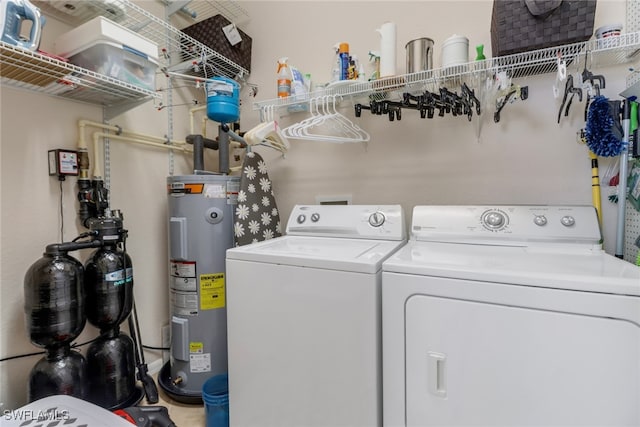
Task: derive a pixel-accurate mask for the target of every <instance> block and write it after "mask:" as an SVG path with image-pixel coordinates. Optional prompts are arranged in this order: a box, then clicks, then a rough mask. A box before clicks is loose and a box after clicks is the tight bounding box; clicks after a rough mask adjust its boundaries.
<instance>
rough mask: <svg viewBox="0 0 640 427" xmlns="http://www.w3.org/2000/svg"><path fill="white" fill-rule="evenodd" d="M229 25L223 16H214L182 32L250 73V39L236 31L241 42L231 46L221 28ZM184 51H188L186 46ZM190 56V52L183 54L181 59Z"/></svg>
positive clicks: (241, 32)
mask: <svg viewBox="0 0 640 427" xmlns="http://www.w3.org/2000/svg"><path fill="white" fill-rule="evenodd" d="M229 24H231V22H230V21H229V20H228V19H226V18H225V17H224V16H222V15H215V16H213V17H211V18H208V19H205V20H203V21H201V22H198V23H196V24H193V25H191V26H190V27H187V28H185V29H183V30H182V32H183V33H185V34H187V35H189V36H191V37H193V38H194V39H196V40H198V41H199V42H200V43H202V44H203V45H205V46H208V47H210V48H211V49H213V50H214V51H216V52H218V53H219V54H221V55H223V56H224V57H225V58H227V59H230V60H231V61H233V62H234V63H236V64H238V65H239V66H241V67H243V68H245V69H246V70H247V71H249V72H251V44H252V42H251V37H249V36H248V35H247V34H246V33H245V32H244V31H241V30H240V29H238V32H239V33H240V36H241V37H242V41H241V42H240V43H238V44H237V45H235V46H232V45H231V43H229V40H227V37H226V36H225V35H224V32H223V31H222V28H223V27H225V26H227V25H229ZM183 45H184V43H183ZM183 47H184V46H183ZM186 49H187V50H189V46H186ZM191 55H193V53H192V52H185V55H184V58H183V59H187V58H188V57H190V56H191Z"/></svg>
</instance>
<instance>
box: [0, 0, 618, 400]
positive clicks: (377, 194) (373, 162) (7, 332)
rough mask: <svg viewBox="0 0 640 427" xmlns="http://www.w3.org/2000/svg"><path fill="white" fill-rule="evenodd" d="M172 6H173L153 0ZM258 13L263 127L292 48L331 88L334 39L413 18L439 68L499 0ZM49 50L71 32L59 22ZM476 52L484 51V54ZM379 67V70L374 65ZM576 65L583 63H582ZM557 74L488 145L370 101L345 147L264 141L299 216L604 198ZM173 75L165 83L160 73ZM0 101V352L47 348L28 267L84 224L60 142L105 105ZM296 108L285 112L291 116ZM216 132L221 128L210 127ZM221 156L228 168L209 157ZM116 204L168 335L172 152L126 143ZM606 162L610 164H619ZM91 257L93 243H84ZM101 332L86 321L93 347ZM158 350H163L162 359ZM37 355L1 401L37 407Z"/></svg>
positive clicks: (156, 125)
mask: <svg viewBox="0 0 640 427" xmlns="http://www.w3.org/2000/svg"><path fill="white" fill-rule="evenodd" d="M140 3H141V4H142V5H143V6H144V7H148V8H150V9H151V10H153V11H154V13H157V14H159V16H163V15H162V13H163V12H162V8H161V7H160V5H159V3H158V2H150V1H143V2H140ZM241 5H242V6H243V7H244V8H245V9H246V10H247V11H248V12H249V15H250V17H251V20H250V21H249V22H248V23H245V24H243V25H242V27H241V28H242V29H243V30H244V31H245V32H246V33H247V34H249V35H251V36H252V38H253V60H252V75H251V79H250V81H251V82H252V83H254V84H257V85H258V87H259V93H258V96H257V98H255V99H253V98H250V97H249V96H248V94H247V93H246V91H245V92H243V95H242V103H243V104H242V115H241V121H242V128H243V129H244V130H248V129H249V128H251V127H252V126H254V125H255V124H257V123H258V121H259V119H258V114H257V111H255V110H254V109H253V108H252V102H253V101H255V100H265V99H271V98H273V97H275V70H276V60H277V58H279V57H281V56H288V57H289V58H290V62H291V64H293V65H295V66H297V67H298V68H300V69H301V70H303V71H304V72H309V73H311V74H312V76H313V79H314V80H315V81H316V82H318V83H323V82H326V81H327V80H328V79H329V78H330V70H331V65H332V60H333V52H332V49H331V47H332V46H333V45H334V44H335V43H337V42H340V41H347V42H349V43H350V46H351V52H352V53H356V54H358V56H359V57H360V58H361V59H366V58H367V52H368V51H369V50H372V49H377V48H378V46H379V37H378V35H377V34H376V33H375V31H374V30H375V29H376V28H378V27H379V26H380V25H381V24H382V23H383V22H385V21H388V20H392V21H395V22H396V23H397V24H398V70H400V71H403V70H404V50H403V49H404V45H405V43H406V42H407V41H409V40H411V39H414V38H418V37H425V36H426V37H431V38H433V39H434V40H435V52H434V53H435V54H434V64H435V65H436V66H439V65H440V48H441V45H442V42H443V41H444V40H445V39H446V38H447V37H449V36H450V35H452V34H454V33H457V34H464V35H466V36H467V37H468V38H469V39H470V44H471V46H472V47H473V46H475V45H476V44H479V43H484V44H485V53H486V54H487V56H489V55H490V53H491V49H490V45H491V43H490V32H489V26H490V19H491V6H492V2H491V1H490V0H477V1H414V2H399V1H393V2H391V1H388V2H369V1H367V2H365V1H359V2H320V1H314V2H308V1H298V2H273V1H253V2H241ZM624 12H625V2H624V1H622V0H620V1H604V0H600V1H599V5H598V9H597V16H596V27H597V26H599V25H604V24H607V23H612V22H624V21H625V19H624V16H625V15H624ZM50 21H52V22H50V23H49V24H47V25H48V28H50V30H49V32H45V39H44V40H43V49H45V50H46V49H47V48H48V47H50V45H51V40H52V39H53V37H55V35H56V34H57V33H59V32H61V31H63V30H65V29H66V27H65V26H64V25H60V24H56V23H55V22H54V21H53V20H50ZM471 50H472V53H473V48H472V49H471ZM369 71H370V69H369ZM570 71H572V72H575V71H576V70H575V68H572V69H571V70H570ZM595 71H598V72H602V73H604V74H605V76H606V77H607V88H606V90H605V94H606V95H609V96H615V94H617V93H619V92H620V91H621V90H622V89H623V88H624V83H625V81H624V78H625V75H626V68H625V66H620V67H615V68H608V69H606V70H595ZM553 79H554V76H553V75H545V76H539V77H532V78H527V79H522V80H520V81H518V82H517V83H519V84H521V85H528V86H529V99H528V100H527V101H524V102H518V103H515V104H511V105H508V106H507V107H506V108H505V109H504V110H503V114H502V120H501V122H500V123H499V124H494V123H493V122H492V120H491V119H490V118H489V120H487V121H486V122H485V123H484V125H483V128H482V132H481V138H480V140H478V138H477V137H476V133H475V131H474V128H473V126H472V125H471V124H470V123H468V122H467V121H466V119H462V118H453V117H446V118H441V119H433V120H421V119H419V118H417V117H416V115H413V114H411V113H412V112H411V111H407V112H406V113H405V114H404V115H403V119H402V120H401V121H399V122H392V123H391V122H389V121H388V120H387V119H386V118H385V117H378V116H371V115H370V114H369V113H368V112H366V111H365V112H364V113H363V116H362V118H360V119H356V118H354V116H353V110H352V105H351V104H350V103H349V102H344V103H343V104H342V110H341V111H343V112H344V113H345V115H347V117H349V118H350V119H352V120H354V121H355V122H357V123H358V124H359V125H360V126H362V127H363V128H364V129H366V130H367V131H368V132H369V133H370V134H371V141H370V142H369V143H368V144H367V145H366V146H365V145H363V144H347V145H337V144H331V143H321V142H303V141H292V147H291V150H290V151H289V153H288V154H287V156H286V158H282V157H281V156H280V154H279V153H277V152H275V151H273V150H269V149H266V148H262V147H259V148H257V151H259V152H260V153H261V154H262V155H263V156H264V157H265V159H266V161H267V164H268V167H269V170H270V175H271V178H272V179H273V182H274V191H275V194H276V199H277V202H278V205H279V208H280V211H281V213H282V215H283V218H282V219H283V221H286V220H287V217H288V212H289V211H290V210H291V208H292V207H293V205H294V204H296V203H315V198H316V196H326V195H351V196H352V200H353V203H360V204H364V203H401V204H402V205H403V207H404V209H405V211H406V212H407V216H408V217H409V216H410V212H411V209H412V207H413V206H415V205H418V204H446V203H458V204H463V203H486V204H489V203H511V204H515V203H541V204H544V203H548V204H573V203H576V204H590V203H591V180H590V178H591V168H590V161H589V160H588V156H587V151H586V148H585V147H584V146H580V145H578V144H577V143H576V137H575V135H576V132H577V130H578V129H579V128H580V127H581V126H583V124H584V123H583V120H582V112H583V109H584V104H576V103H575V102H574V107H573V108H572V111H571V115H570V117H569V118H567V119H565V120H563V121H562V123H561V124H560V125H558V124H556V114H557V108H558V104H559V102H558V101H556V100H554V99H553V97H552V96H551V85H552V83H553ZM158 83H159V85H160V86H162V85H164V84H165V82H164V78H163V77H161V76H159V77H158ZM1 90H2V94H1V97H0V108H1V120H2V123H1V124H2V128H1V134H0V135H1V138H2V140H1V141H2V145H1V156H0V159H1V163H0V167H1V180H2V181H1V182H2V184H1V222H0V243H1V244H0V257H1V258H0V266H1V271H0V297H1V300H0V308H1V310H2V311H1V313H0V357H6V356H10V355H15V354H21V353H27V352H32V351H37V350H38V349H37V348H36V347H34V346H33V345H32V344H31V343H30V342H29V340H28V338H27V331H26V330H25V323H24V313H23V290H22V286H23V278H24V274H25V272H26V270H27V269H28V267H29V266H30V265H31V264H32V263H33V262H34V261H35V260H36V259H38V258H39V257H40V256H41V254H42V252H43V250H44V247H45V246H46V245H47V244H49V243H53V242H56V241H59V240H60V239H61V238H64V240H67V241H68V240H70V239H72V238H73V237H75V236H76V235H77V234H79V233H80V232H82V231H83V229H82V227H81V226H79V225H78V223H77V222H76V220H75V211H76V208H77V206H76V202H75V193H76V188H75V180H74V179H69V180H67V181H65V182H64V183H63V210H64V230H65V231H64V236H61V235H60V214H59V211H60V202H59V199H60V189H59V183H58V181H56V180H55V179H53V178H50V177H49V176H48V173H47V161H46V152H47V150H49V149H53V148H74V146H75V144H76V140H77V128H76V123H77V120H78V119H90V120H94V121H101V120H102V111H101V108H100V107H97V106H87V105H84V104H79V103H75V102H71V101H67V100H60V99H56V98H50V97H47V96H44V95H38V94H33V93H29V92H24V91H20V90H15V89H11V88H7V87H5V86H2V88H1ZM194 97H196V98H198V97H199V100H200V101H203V100H204V97H203V96H202V94H201V93H200V92H196V91H191V90H182V89H181V90H179V91H176V93H175V97H174V103H175V104H180V103H183V102H188V101H189V100H191V99H193V98H194ZM187 111H188V107H186V106H177V107H175V108H174V110H173V112H174V128H173V133H174V139H183V138H184V137H185V135H187V134H188V133H189V123H188V115H187ZM294 119H295V117H291V116H286V117H283V118H282V119H281V122H282V125H283V126H286V125H288V124H290V123H292V121H293V120H294ZM111 123H113V124H118V125H120V126H122V127H124V128H127V129H131V130H134V131H138V132H144V133H151V134H154V135H158V136H163V135H165V134H167V133H168V126H167V114H166V110H162V111H158V110H157V108H156V105H154V104H153V103H152V102H149V103H147V104H145V105H142V106H140V107H137V108H136V109H134V110H131V111H129V112H127V113H126V114H124V115H122V116H120V117H116V118H115V119H113V120H111ZM209 132H211V133H215V128H214V127H213V126H211V127H210V129H209ZM206 162H207V165H214V166H215V165H216V164H217V163H216V158H215V155H209V156H208V157H207V159H206ZM111 163H112V171H111V173H112V183H111V189H112V198H111V201H112V207H113V208H118V209H121V210H122V211H123V212H124V215H125V227H126V228H127V229H128V230H129V240H128V248H127V249H128V251H129V252H130V254H131V256H132V258H133V263H134V269H135V295H136V299H137V301H138V303H137V305H138V311H139V316H140V323H141V327H142V335H143V340H144V342H145V344H148V345H152V346H159V345H161V341H160V327H161V326H162V325H163V324H166V323H167V322H168V291H167V279H166V277H167V264H166V263H167V260H166V248H167V244H166V220H165V217H166V188H165V182H166V181H165V180H166V176H167V175H168V173H169V160H168V155H167V153H166V152H163V151H162V150H157V149H153V148H145V147H140V146H129V145H125V144H121V143H118V142H112V143H111ZM607 163H608V162H607V161H604V160H602V161H601V171H604V169H606V166H607ZM190 168H191V162H190V159H188V158H184V156H181V155H177V156H176V157H175V174H184V173H188V172H189V170H190ZM607 195H608V193H606V189H603V199H604V200H605V201H604V202H603V205H604V206H605V212H604V214H605V221H606V227H605V237H606V238H607V241H606V246H607V248H611V247H612V246H611V241H612V240H611V239H612V237H613V229H614V228H615V213H614V211H615V206H613V205H611V204H610V203H608V202H607V201H606V196H607ZM77 256H78V257H79V258H84V257H86V254H84V253H81V254H77ZM93 336H95V330H94V329H93V328H91V327H89V326H88V327H87V329H86V330H85V332H84V333H83V335H82V336H81V337H80V338H79V339H78V342H82V341H85V340H87V339H90V338H92V337H93ZM157 357H159V354H154V353H149V354H148V355H147V361H148V362H152V361H153V360H154V359H155V358H157ZM36 361H37V357H29V358H26V359H18V360H12V361H7V362H2V363H1V364H0V404H2V406H1V409H11V408H16V407H19V406H21V405H23V404H24V403H26V380H27V377H28V372H29V370H30V369H31V367H32V366H33V364H34V363H35V362H36Z"/></svg>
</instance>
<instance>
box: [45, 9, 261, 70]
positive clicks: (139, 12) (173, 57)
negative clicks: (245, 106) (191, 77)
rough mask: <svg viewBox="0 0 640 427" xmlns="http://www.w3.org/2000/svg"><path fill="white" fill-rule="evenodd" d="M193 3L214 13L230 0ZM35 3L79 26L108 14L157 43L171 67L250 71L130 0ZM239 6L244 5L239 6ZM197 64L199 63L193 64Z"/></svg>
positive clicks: (171, 68) (169, 67) (58, 17)
mask: <svg viewBox="0 0 640 427" xmlns="http://www.w3.org/2000/svg"><path fill="white" fill-rule="evenodd" d="M183 3H184V2H183ZM187 3H188V2H187ZM193 3H194V5H196V4H198V8H199V9H200V8H204V9H205V10H207V9H206V8H207V7H208V8H209V9H208V10H210V12H209V13H213V12H214V11H217V10H218V9H214V8H216V7H219V6H220V4H222V3H225V4H226V3H227V2H217V1H206V2H200V1H198V2H193ZM201 3H205V4H201ZM231 3H233V2H231ZM34 4H36V5H37V6H38V7H40V8H41V10H42V11H43V13H45V14H47V15H51V16H53V17H55V18H56V19H59V20H61V21H64V22H67V23H70V24H72V25H76V26H77V25H79V24H81V23H83V22H86V21H87V20H89V19H92V18H94V17H96V16H105V17H107V18H109V19H111V20H112V21H114V22H116V23H118V24H120V25H122V26H123V27H125V28H128V29H129V30H131V31H133V32H135V33H138V34H139V35H141V36H142V37H145V38H147V39H149V40H150V41H152V42H154V43H155V44H157V45H158V56H159V57H160V58H161V59H162V60H164V63H165V64H166V67H167V69H169V70H170V71H178V72H183V73H186V72H188V73H192V74H196V75H201V76H202V77H211V76H212V75H221V76H226V77H229V78H232V79H236V80H244V79H246V78H247V77H248V75H249V71H248V70H246V69H245V68H244V67H241V66H240V65H238V64H236V63H234V62H233V61H231V60H229V59H228V58H226V57H225V56H223V55H221V54H219V53H218V52H216V51H214V50H213V49H211V48H210V47H208V46H205V45H204V44H202V43H200V42H199V41H197V40H195V39H194V38H192V37H190V36H188V35H186V34H184V33H182V32H181V31H180V30H178V29H177V28H175V27H174V26H172V25H171V24H169V23H168V22H166V21H165V20H163V19H161V18H158V17H157V16H155V15H153V14H151V13H150V12H148V11H146V10H145V9H142V8H141V7H139V6H137V5H136V4H134V3H132V2H131V1H129V0H49V1H44V0H34ZM216 4H218V5H216ZM237 9H241V8H239V6H238V8H237ZM234 10H236V9H233V8H231V7H230V6H227V7H226V9H224V11H225V13H231V12H230V11H234ZM245 13H246V12H245ZM203 16H206V15H205V14H203ZM198 19H201V17H198ZM194 64H196V65H197V67H194Z"/></svg>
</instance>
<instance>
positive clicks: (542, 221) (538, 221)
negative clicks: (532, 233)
mask: <svg viewBox="0 0 640 427" xmlns="http://www.w3.org/2000/svg"><path fill="white" fill-rule="evenodd" d="M533 223H534V224H535V225H539V226H540V227H542V226H543V225H547V217H546V216H544V215H536V216H535V217H534V218H533Z"/></svg>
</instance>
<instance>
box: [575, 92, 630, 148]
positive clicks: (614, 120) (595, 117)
mask: <svg viewBox="0 0 640 427" xmlns="http://www.w3.org/2000/svg"><path fill="white" fill-rule="evenodd" d="M585 136H586V140H587V146H588V147H589V149H590V150H591V151H592V152H593V153H594V154H596V155H597V156H600V157H614V156H619V155H620V154H621V153H622V152H623V151H624V150H625V149H626V148H627V143H626V142H624V141H623V140H622V125H621V124H620V101H609V100H608V99H607V98H605V97H604V96H601V95H598V96H596V97H595V98H594V99H593V101H592V103H591V105H590V106H589V114H588V115H587V125H586V129H585Z"/></svg>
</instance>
